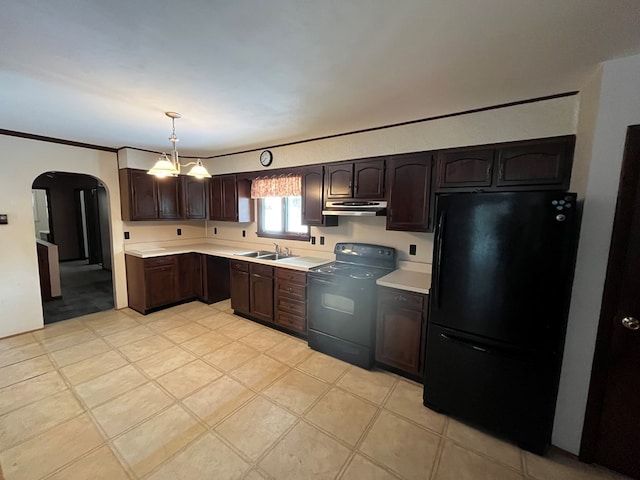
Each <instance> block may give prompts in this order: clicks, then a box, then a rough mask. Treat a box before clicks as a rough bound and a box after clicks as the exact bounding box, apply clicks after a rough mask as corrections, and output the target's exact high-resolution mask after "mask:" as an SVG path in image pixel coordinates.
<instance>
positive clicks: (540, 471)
mask: <svg viewBox="0 0 640 480" xmlns="http://www.w3.org/2000/svg"><path fill="white" fill-rule="evenodd" d="M523 458H524V464H525V473H526V474H528V475H529V476H530V477H531V478H535V479H536V480H605V479H607V480H608V479H610V478H611V477H610V475H611V472H609V471H608V470H606V469H604V468H602V467H599V466H598V465H594V464H588V463H582V462H579V461H577V460H575V459H573V458H571V457H569V455H565V454H562V453H559V452H555V451H553V450H552V451H550V452H548V453H547V454H546V455H545V456H544V457H541V456H540V455H535V454H533V453H530V452H524V457H523Z"/></svg>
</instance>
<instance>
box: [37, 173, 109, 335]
mask: <svg viewBox="0 0 640 480" xmlns="http://www.w3.org/2000/svg"><path fill="white" fill-rule="evenodd" d="M32 193H33V204H34V233H35V237H36V243H37V244H38V245H37V247H38V264H39V269H40V279H41V282H40V285H41V292H42V300H43V312H44V323H45V324H47V323H53V322H57V321H60V320H66V319H69V318H75V317H79V316H82V315H87V314H89V313H95V312H99V311H103V310H110V309H112V308H113V307H114V298H113V277H112V271H111V270H112V266H111V240H110V239H111V236H110V232H109V224H110V222H109V202H108V193H107V190H106V189H105V187H104V185H103V184H102V183H101V182H100V181H99V180H97V179H96V178H94V177H92V176H89V175H84V174H76V173H66V172H46V173H44V174H42V175H40V176H38V177H37V178H36V179H35V180H34V181H33V185H32ZM56 254H57V264H56ZM47 270H48V271H47ZM58 279H59V285H60V288H59V289H57V290H56V288H55V286H56V281H57V280H58ZM47 282H49V285H48V284H47ZM48 286H49V287H50V289H49V290H47V287H48Z"/></svg>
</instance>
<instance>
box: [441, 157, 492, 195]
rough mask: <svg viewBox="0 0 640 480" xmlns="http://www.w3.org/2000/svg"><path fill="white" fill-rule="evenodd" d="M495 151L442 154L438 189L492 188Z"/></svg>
mask: <svg viewBox="0 0 640 480" xmlns="http://www.w3.org/2000/svg"><path fill="white" fill-rule="evenodd" d="M494 155H495V150H494V149H485V150H464V151H452V152H442V153H440V154H438V157H437V181H436V188H437V189H438V190H445V191H446V189H448V188H459V187H473V188H480V187H490V186H491V180H492V174H493V161H494Z"/></svg>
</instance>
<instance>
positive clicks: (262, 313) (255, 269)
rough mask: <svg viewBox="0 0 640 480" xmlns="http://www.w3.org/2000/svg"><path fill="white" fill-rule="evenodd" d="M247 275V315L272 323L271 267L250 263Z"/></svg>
mask: <svg viewBox="0 0 640 480" xmlns="http://www.w3.org/2000/svg"><path fill="white" fill-rule="evenodd" d="M249 274H250V285H249V314H250V315H251V316H252V317H254V318H257V319H258V320H262V321H265V322H273V267H270V266H268V265H262V264H259V263H251V264H250V265H249Z"/></svg>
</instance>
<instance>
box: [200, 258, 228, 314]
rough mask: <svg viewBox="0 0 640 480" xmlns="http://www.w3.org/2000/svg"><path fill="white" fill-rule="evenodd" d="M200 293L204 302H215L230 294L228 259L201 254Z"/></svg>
mask: <svg viewBox="0 0 640 480" xmlns="http://www.w3.org/2000/svg"><path fill="white" fill-rule="evenodd" d="M201 261H202V294H201V295H200V297H201V300H203V301H204V302H205V303H216V302H221V301H222V300H226V299H227V298H229V297H230V296H231V286H230V272H229V259H228V258H223V257H214V256H212V255H202V259H201Z"/></svg>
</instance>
